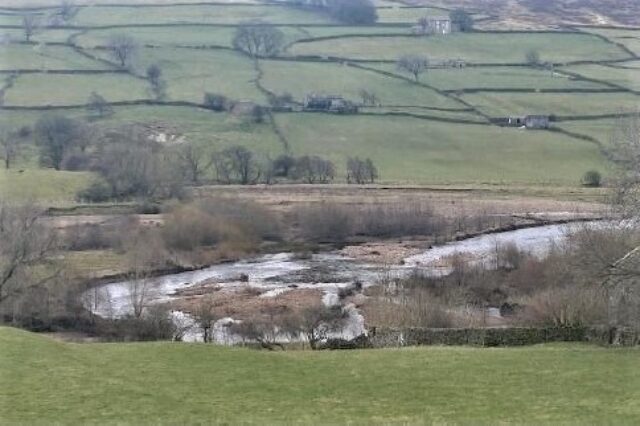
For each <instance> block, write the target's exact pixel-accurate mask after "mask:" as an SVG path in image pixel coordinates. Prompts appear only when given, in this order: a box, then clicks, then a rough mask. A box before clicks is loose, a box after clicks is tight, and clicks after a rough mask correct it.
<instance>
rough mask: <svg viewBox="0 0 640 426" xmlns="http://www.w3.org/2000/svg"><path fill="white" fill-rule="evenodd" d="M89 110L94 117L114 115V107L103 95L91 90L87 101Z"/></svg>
mask: <svg viewBox="0 0 640 426" xmlns="http://www.w3.org/2000/svg"><path fill="white" fill-rule="evenodd" d="M87 112H88V113H89V116H90V117H92V118H105V117H108V116H110V115H113V108H112V107H111V105H109V102H107V100H106V99H105V98H104V97H103V96H102V95H100V94H99V93H97V92H91V95H89V100H88V103H87Z"/></svg>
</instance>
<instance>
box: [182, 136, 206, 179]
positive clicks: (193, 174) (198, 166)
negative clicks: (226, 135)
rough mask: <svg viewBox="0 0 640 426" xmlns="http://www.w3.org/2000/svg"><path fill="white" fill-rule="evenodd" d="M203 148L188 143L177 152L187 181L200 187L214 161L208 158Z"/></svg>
mask: <svg viewBox="0 0 640 426" xmlns="http://www.w3.org/2000/svg"><path fill="white" fill-rule="evenodd" d="M203 151H204V150H203V149H202V148H201V147H198V146H196V145H195V144H193V143H187V144H185V145H184V146H181V147H179V148H178V150H177V155H178V158H179V159H180V164H181V165H182V168H183V169H184V172H185V174H186V175H187V176H186V177H187V179H188V180H189V181H190V182H192V183H193V184H195V185H199V184H200V182H201V179H202V175H204V174H205V173H206V172H207V170H209V169H210V168H211V166H212V165H213V161H214V160H213V159H212V158H210V157H208V156H206V155H205V154H204V152H203Z"/></svg>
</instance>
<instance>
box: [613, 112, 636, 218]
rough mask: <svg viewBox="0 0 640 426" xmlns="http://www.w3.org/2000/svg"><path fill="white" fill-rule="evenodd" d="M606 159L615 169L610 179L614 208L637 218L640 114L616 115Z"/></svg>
mask: <svg viewBox="0 0 640 426" xmlns="http://www.w3.org/2000/svg"><path fill="white" fill-rule="evenodd" d="M609 157H610V158H611V160H612V161H613V162H614V163H615V164H616V165H617V166H618V167H617V175H616V176H615V178H614V179H613V182H614V188H615V194H614V200H613V201H614V203H615V205H616V206H617V207H618V208H619V209H620V211H621V212H622V213H623V214H624V215H625V216H627V217H638V216H640V110H638V111H635V112H627V113H621V114H620V117H619V118H618V119H617V121H616V126H615V128H614V131H613V134H612V137H611V149H610V151H609Z"/></svg>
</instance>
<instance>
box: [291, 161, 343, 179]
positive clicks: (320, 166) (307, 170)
mask: <svg viewBox="0 0 640 426" xmlns="http://www.w3.org/2000/svg"><path fill="white" fill-rule="evenodd" d="M295 176H296V178H297V179H301V180H303V181H305V182H306V183H310V184H313V183H329V182H331V181H332V180H333V179H335V176H336V168H335V166H334V165H333V163H332V162H331V161H330V160H325V159H324V158H321V157H318V156H316V155H313V156H308V155H305V156H303V157H300V158H298V159H297V160H296V166H295Z"/></svg>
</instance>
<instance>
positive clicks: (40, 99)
mask: <svg viewBox="0 0 640 426" xmlns="http://www.w3.org/2000/svg"><path fill="white" fill-rule="evenodd" d="M147 90H148V84H147V82H146V81H144V80H139V79H136V78H134V77H131V76H130V75H128V74H105V75H64V74H61V75H55V74H54V75H47V74H25V75H22V76H20V77H19V78H18V79H17V80H16V82H15V85H14V86H13V87H12V88H11V89H10V90H8V91H7V94H6V96H5V102H6V105H20V106H41V105H82V104H86V103H87V100H88V99H89V95H91V92H99V93H103V94H104V96H105V98H106V99H108V101H109V102H118V101H127V100H136V99H147V98H148V97H149V94H148V92H147Z"/></svg>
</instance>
